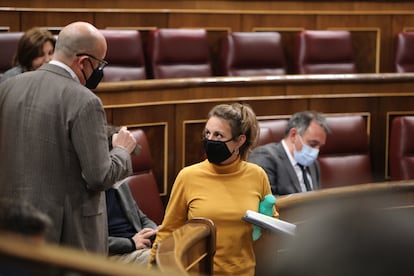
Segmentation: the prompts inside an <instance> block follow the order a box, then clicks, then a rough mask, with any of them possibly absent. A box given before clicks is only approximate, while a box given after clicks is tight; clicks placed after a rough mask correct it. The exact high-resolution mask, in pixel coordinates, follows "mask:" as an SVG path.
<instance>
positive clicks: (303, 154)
mask: <svg viewBox="0 0 414 276" xmlns="http://www.w3.org/2000/svg"><path fill="white" fill-rule="evenodd" d="M298 137H299V139H300V142H301V143H302V146H303V147H302V150H300V151H297V150H296V149H295V150H294V152H293V157H294V158H295V160H296V162H298V163H299V164H301V165H302V166H304V167H308V166H309V165H310V164H312V163H313V162H315V160H316V158H318V154H319V149H315V148H312V147H311V146H309V145H307V144H304V143H303V141H302V137H300V136H299V135H298Z"/></svg>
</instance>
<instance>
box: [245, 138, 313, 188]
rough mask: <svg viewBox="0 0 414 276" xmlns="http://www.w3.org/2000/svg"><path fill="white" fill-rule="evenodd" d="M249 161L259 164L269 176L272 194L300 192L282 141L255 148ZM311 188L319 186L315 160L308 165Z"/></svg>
mask: <svg viewBox="0 0 414 276" xmlns="http://www.w3.org/2000/svg"><path fill="white" fill-rule="evenodd" d="M248 160H249V162H252V163H255V164H257V165H259V166H261V167H262V168H263V169H264V170H265V171H266V174H267V176H268V178H269V182H270V186H271V188H272V193H273V194H274V195H286V194H293V193H299V192H301V189H300V183H299V179H298V177H297V175H296V172H295V169H294V168H293V166H292V165H291V163H290V160H289V157H288V156H287V154H286V152H285V150H284V148H283V145H282V143H270V144H266V145H263V146H259V147H257V148H255V149H254V150H253V151H252V152H251V153H250V155H249V158H248ZM309 173H310V175H311V177H312V185H313V188H314V189H315V190H316V189H319V188H320V168H319V164H318V162H317V161H315V162H314V163H313V164H312V165H310V166H309Z"/></svg>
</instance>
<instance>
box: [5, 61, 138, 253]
mask: <svg viewBox="0 0 414 276" xmlns="http://www.w3.org/2000/svg"><path fill="white" fill-rule="evenodd" d="M0 154H1V158H0V172H1V173H0V183H1V185H0V196H5V197H11V198H14V199H15V200H25V201H28V202H30V203H31V204H33V205H34V206H35V207H37V208H38V209H39V210H41V211H43V212H45V213H46V214H47V215H49V216H50V218H51V219H52V223H53V227H50V230H49V231H48V232H47V233H46V240H47V241H48V242H52V243H59V244H63V245H67V246H74V247H77V248H79V249H83V250H87V251H93V252H98V253H103V254H105V255H106V254H107V252H108V226H107V216H106V205H105V194H104V192H103V191H104V190H106V189H108V188H109V187H111V186H112V185H113V184H114V183H115V182H117V181H119V180H121V179H123V178H125V177H126V176H128V175H130V174H131V173H132V165H131V158H130V155H129V153H128V152H127V151H125V150H123V149H120V148H115V149H113V150H112V151H111V152H109V149H108V139H107V134H106V115H105V111H104V108H103V106H102V102H101V100H100V99H99V98H98V97H97V96H96V95H95V94H94V93H92V92H91V91H90V90H89V89H87V88H86V87H84V86H83V85H81V84H80V83H79V82H77V81H76V80H74V79H73V78H72V77H71V75H70V74H69V72H67V71H66V70H64V69H63V68H61V67H59V66H57V65H54V64H45V65H43V66H42V67H41V68H39V69H37V70H35V71H31V72H26V73H23V74H20V75H18V76H16V77H13V78H10V79H7V80H5V81H4V82H2V83H1V84H0Z"/></svg>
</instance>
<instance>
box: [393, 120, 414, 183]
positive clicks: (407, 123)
mask: <svg viewBox="0 0 414 276" xmlns="http://www.w3.org/2000/svg"><path fill="white" fill-rule="evenodd" d="M413 137H414V116H398V117H395V118H394V119H393V120H392V122H391V130H390V144H389V153H388V155H389V168H390V171H389V174H390V177H391V180H405V179H414V142H413Z"/></svg>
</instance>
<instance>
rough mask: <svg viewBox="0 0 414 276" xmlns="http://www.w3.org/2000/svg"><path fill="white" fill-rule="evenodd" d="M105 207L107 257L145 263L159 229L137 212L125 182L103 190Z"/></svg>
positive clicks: (135, 204)
mask: <svg viewBox="0 0 414 276" xmlns="http://www.w3.org/2000/svg"><path fill="white" fill-rule="evenodd" d="M106 206H107V215H108V232H109V237H108V244H109V255H110V258H111V259H114V260H119V261H123V262H126V263H129V262H133V263H138V264H143V265H145V264H147V262H148V258H149V253H150V251H151V246H152V241H153V240H154V238H155V235H156V233H157V228H158V226H157V224H156V223H155V222H153V221H152V220H151V219H150V218H148V217H147V215H146V214H144V213H143V212H142V211H141V210H140V209H139V207H138V205H137V203H136V202H135V200H134V198H133V196H132V194H131V191H130V189H129V186H128V182H127V180H126V181H122V182H119V183H117V184H115V185H114V186H113V187H112V188H110V189H109V190H107V191H106Z"/></svg>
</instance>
